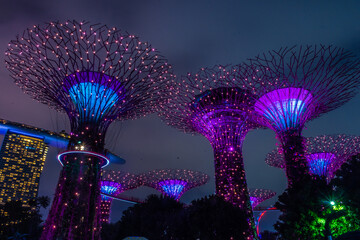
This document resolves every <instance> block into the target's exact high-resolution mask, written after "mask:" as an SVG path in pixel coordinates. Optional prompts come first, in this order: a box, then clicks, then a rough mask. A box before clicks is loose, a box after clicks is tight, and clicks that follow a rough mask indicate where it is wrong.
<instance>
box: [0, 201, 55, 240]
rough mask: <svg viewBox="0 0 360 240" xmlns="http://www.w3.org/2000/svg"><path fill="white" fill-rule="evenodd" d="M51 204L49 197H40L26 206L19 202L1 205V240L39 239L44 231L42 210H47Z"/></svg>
mask: <svg viewBox="0 0 360 240" xmlns="http://www.w3.org/2000/svg"><path fill="white" fill-rule="evenodd" d="M49 203H50V199H49V198H48V197H38V198H35V199H32V200H30V201H29V202H28V203H27V205H26V206H25V205H23V202H21V201H19V200H13V201H9V202H6V203H5V204H3V205H0V239H1V240H2V239H28V240H37V239H39V237H40V234H41V230H42V226H41V225H40V224H41V223H42V219H41V214H40V208H46V207H47V206H48V205H49Z"/></svg>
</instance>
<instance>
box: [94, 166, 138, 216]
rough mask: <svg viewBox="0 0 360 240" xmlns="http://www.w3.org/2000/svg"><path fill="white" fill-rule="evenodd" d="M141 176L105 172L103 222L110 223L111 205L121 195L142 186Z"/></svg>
mask: <svg viewBox="0 0 360 240" xmlns="http://www.w3.org/2000/svg"><path fill="white" fill-rule="evenodd" d="M141 184H142V180H141V178H140V177H139V176H137V175H134V174H131V173H127V172H122V171H114V170H103V172H102V177H101V206H100V212H101V222H102V223H104V222H106V223H108V222H109V221H110V211H111V203H112V200H113V198H117V197H118V196H119V194H120V193H122V192H124V191H127V190H130V189H134V188H137V187H139V186H141Z"/></svg>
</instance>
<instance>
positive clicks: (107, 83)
mask: <svg viewBox="0 0 360 240" xmlns="http://www.w3.org/2000/svg"><path fill="white" fill-rule="evenodd" d="M6 67H7V69H8V70H9V71H10V74H11V77H12V78H13V79H14V80H15V83H16V84H17V85H18V86H19V87H20V88H21V89H22V90H23V91H24V92H25V93H27V94H29V95H31V96H32V97H33V98H34V99H35V100H37V101H39V102H42V103H44V104H47V105H49V106H50V107H52V108H54V109H56V110H58V111H62V112H66V114H67V115H68V116H69V119H70V125H71V133H70V135H71V139H70V144H69V150H80V151H91V152H96V153H99V154H103V152H104V139H105V134H106V130H107V128H108V126H109V124H110V123H111V122H112V121H113V120H115V119H119V120H125V119H133V118H137V117H141V116H144V115H146V114H148V113H152V112H154V111H156V110H157V106H158V105H159V104H161V103H162V102H164V101H165V99H164V98H163V96H165V93H166V92H167V91H168V90H169V89H168V88H167V87H166V86H167V85H168V83H169V82H170V80H171V78H172V73H171V66H170V65H168V64H167V62H166V61H165V59H164V58H163V57H162V56H161V55H159V54H158V52H157V51H155V49H154V48H153V47H152V46H151V45H150V44H148V43H147V42H142V41H141V40H140V39H139V38H138V37H136V36H134V35H131V34H128V33H126V32H122V31H120V30H118V29H116V28H109V27H107V26H106V25H101V24H90V23H89V22H77V21H75V20H74V21H66V22H64V23H62V22H57V21H56V22H50V23H48V24H46V25H44V26H33V27H32V28H28V29H26V30H25V31H24V32H23V33H22V35H19V36H17V38H16V39H15V40H12V41H11V42H10V43H9V45H8V48H7V50H6ZM77 155H78V156H75V155H74V156H73V158H74V159H73V160H71V159H68V160H67V161H66V162H67V163H66V165H65V166H64V168H63V170H62V172H61V175H60V179H59V184H58V187H57V190H56V195H55V198H54V201H53V204H52V207H51V210H50V213H49V215H48V218H47V221H46V223H45V227H44V231H43V233H42V237H41V239H42V240H47V239H56V238H58V237H60V238H66V239H97V238H98V237H99V234H100V226H101V225H100V220H99V219H100V218H99V217H98V213H99V208H100V166H99V163H98V160H99V159H98V158H96V157H89V158H84V156H80V154H77ZM67 158H69V157H67ZM68 223H71V224H68Z"/></svg>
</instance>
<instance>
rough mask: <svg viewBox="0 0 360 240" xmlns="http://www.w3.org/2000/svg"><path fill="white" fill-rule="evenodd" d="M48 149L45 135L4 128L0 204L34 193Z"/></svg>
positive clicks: (31, 196)
mask: <svg viewBox="0 0 360 240" xmlns="http://www.w3.org/2000/svg"><path fill="white" fill-rule="evenodd" d="M47 152H48V146H47V144H46V143H45V142H44V137H41V136H35V135H31V134H29V135H27V134H26V133H20V132H16V131H12V130H10V129H9V130H8V131H7V132H6V134H5V137H4V140H3V143H2V146H1V150H0V204H1V203H5V202H7V201H10V200H21V201H23V202H24V203H26V202H27V201H28V200H30V199H32V198H35V197H37V194H38V187H39V181H40V174H41V172H42V170H43V167H44V163H45V158H46V154H47Z"/></svg>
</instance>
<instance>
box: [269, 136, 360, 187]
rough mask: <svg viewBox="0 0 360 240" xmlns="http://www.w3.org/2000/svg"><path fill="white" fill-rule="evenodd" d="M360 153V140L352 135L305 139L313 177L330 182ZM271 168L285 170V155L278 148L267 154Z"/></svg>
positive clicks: (306, 157)
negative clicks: (340, 169) (337, 172)
mask: <svg viewBox="0 0 360 240" xmlns="http://www.w3.org/2000/svg"><path fill="white" fill-rule="evenodd" d="M359 152H360V138H359V137H358V136H352V135H345V134H340V135H321V136H317V137H309V138H305V159H306V160H307V163H308V166H309V172H310V174H311V175H312V176H313V177H317V176H321V177H324V178H326V179H327V181H330V180H331V179H332V178H333V177H334V174H335V172H336V170H338V169H339V168H340V167H341V165H342V164H343V163H344V162H346V161H347V159H348V158H349V157H351V156H353V155H355V154H357V153H359ZM265 162H266V163H267V164H269V165H270V166H273V167H277V168H285V160H284V154H283V151H282V148H281V147H278V148H276V149H274V150H273V151H271V152H270V153H268V154H267V156H266V159H265Z"/></svg>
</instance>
